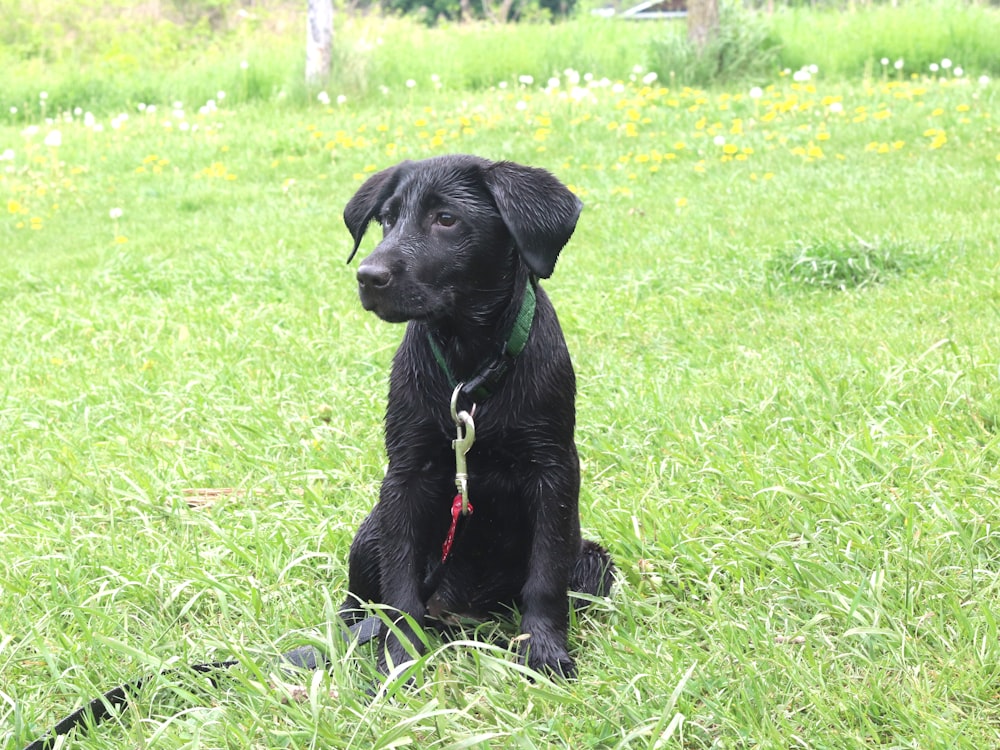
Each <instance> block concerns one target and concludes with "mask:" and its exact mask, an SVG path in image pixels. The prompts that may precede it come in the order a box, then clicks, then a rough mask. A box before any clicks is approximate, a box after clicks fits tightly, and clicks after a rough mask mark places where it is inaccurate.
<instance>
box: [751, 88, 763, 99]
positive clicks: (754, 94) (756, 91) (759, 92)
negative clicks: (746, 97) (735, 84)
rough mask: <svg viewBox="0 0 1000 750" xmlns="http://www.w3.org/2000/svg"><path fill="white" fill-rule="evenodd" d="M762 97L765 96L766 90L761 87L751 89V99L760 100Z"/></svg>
mask: <svg viewBox="0 0 1000 750" xmlns="http://www.w3.org/2000/svg"><path fill="white" fill-rule="evenodd" d="M762 96H764V89H762V88H761V87H760V86H754V87H753V88H752V89H750V98H751V99H760V98H761V97H762Z"/></svg>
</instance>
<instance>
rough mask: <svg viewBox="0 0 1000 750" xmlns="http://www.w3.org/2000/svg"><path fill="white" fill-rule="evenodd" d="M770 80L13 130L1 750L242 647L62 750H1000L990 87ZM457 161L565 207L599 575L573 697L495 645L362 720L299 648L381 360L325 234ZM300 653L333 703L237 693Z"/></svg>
mask: <svg viewBox="0 0 1000 750" xmlns="http://www.w3.org/2000/svg"><path fill="white" fill-rule="evenodd" d="M579 69H581V70H583V67H582V66H580V68H579ZM593 72H594V73H595V75H597V76H602V75H604V72H603V71H601V70H596V69H595V70H594V71H593ZM764 83H768V82H762V84H764ZM567 84H568V82H567V81H566V80H565V79H564V80H563V82H562V85H561V86H560V89H559V90H562V91H565V90H566V89H567V88H569V86H568V85H567ZM770 84H771V85H767V86H765V87H764V88H763V90H762V91H761V92H760V94H761V96H760V97H759V98H756V99H755V98H751V97H750V96H749V93H748V91H744V90H743V89H731V90H722V89H717V90H710V91H699V90H691V89H683V88H675V89H672V90H669V91H667V90H664V89H661V88H658V87H657V86H656V85H654V86H651V87H645V86H643V84H642V83H641V82H635V83H625V84H624V85H623V87H622V88H621V90H619V91H616V90H613V89H612V88H611V87H596V88H593V89H590V95H588V96H586V97H583V98H581V99H579V100H576V99H574V98H573V97H571V96H568V95H567V96H560V94H559V93H558V91H559V90H557V91H555V92H552V93H543V91H542V90H541V85H542V83H536V84H533V85H531V86H527V87H524V88H520V87H517V86H515V85H513V84H512V85H510V86H509V87H508V88H507V89H506V90H500V89H494V90H490V91H484V92H478V93H477V92H471V91H452V90H449V89H448V88H445V89H444V90H442V91H441V92H439V93H433V92H432V91H431V90H424V89H418V90H417V91H414V92H412V94H411V95H409V96H408V97H407V98H405V99H404V100H402V101H397V102H396V103H394V105H393V106H392V107H386V106H384V104H383V103H381V101H380V100H378V99H377V98H376V101H375V102H367V101H361V102H355V101H353V100H351V99H349V100H348V101H347V102H346V103H345V104H343V105H340V106H338V105H336V104H332V105H331V106H322V105H320V104H319V103H316V102H313V103H312V104H305V103H303V104H301V105H299V106H295V107H286V106H283V105H281V104H279V103H277V102H274V103H271V102H268V101H257V102H251V103H248V104H235V105H233V104H232V103H231V102H232V101H233V100H235V99H236V97H235V96H234V97H232V98H230V97H227V98H226V99H225V100H223V101H222V102H221V103H220V104H221V106H220V107H219V109H218V110H217V111H214V112H211V111H207V112H205V113H203V114H197V113H196V111H194V110H193V109H192V107H197V105H198V104H200V102H195V103H194V104H193V105H192V103H191V102H188V107H187V111H185V112H184V113H183V114H178V113H174V112H172V111H171V109H172V108H171V107H170V103H169V102H166V101H158V102H156V103H157V105H158V109H157V110H156V111H155V112H149V111H148V110H147V111H146V112H145V113H140V112H138V111H137V110H135V109H129V110H128V111H129V113H130V116H129V118H128V119H127V120H126V121H116V122H117V123H118V125H119V126H120V127H118V128H115V127H113V126H112V123H111V120H110V119H109V118H108V117H107V116H99V117H98V118H97V122H96V123H95V124H99V125H101V126H102V127H101V128H100V129H99V128H97V127H95V126H94V124H92V125H88V124H87V123H86V122H85V121H84V119H83V117H82V115H81V116H79V117H73V118H71V119H70V120H69V121H66V120H60V121H58V122H57V123H54V124H46V123H45V122H44V121H43V120H41V118H40V117H39V116H38V113H35V114H34V115H30V116H29V115H27V114H24V113H21V114H20V115H19V116H18V117H17V118H15V119H14V120H11V121H7V122H5V123H4V124H2V125H0V153H3V152H4V151H5V149H7V148H10V149H11V150H12V152H13V156H12V158H7V157H5V158H4V159H3V160H2V161H0V247H2V251H0V319H2V320H3V321H4V324H3V325H2V326H0V366H2V368H3V373H4V379H3V382H2V385H0V435H2V440H0V518H2V519H3V522H2V523H0V548H2V550H3V554H2V555H0V727H2V729H0V744H2V745H3V747H4V748H8V747H9V748H19V747H21V746H23V745H24V744H25V743H26V742H28V741H29V740H31V739H33V738H34V737H35V736H37V735H38V734H39V733H40V732H42V731H44V730H45V729H47V728H48V727H50V726H51V725H52V724H53V722H54V721H55V720H56V719H57V718H59V717H61V716H62V715H64V714H65V713H67V712H68V711H69V710H71V709H73V708H74V707H76V706H78V705H79V704H80V703H81V702H82V701H83V700H85V699H89V698H90V697H93V696H94V695H96V694H97V693H99V692H100V691H101V690H103V689H107V688H108V687H110V686H112V685H115V684H117V683H119V682H122V681H124V680H127V679H129V678H131V677H133V676H135V675H137V674H141V673H144V672H147V671H150V670H154V669H157V668H159V667H160V666H171V665H176V664H179V663H185V662H197V661H204V660H208V659H213V658H222V657H226V656H230V655H234V654H235V655H236V656H237V657H238V658H240V659H241V660H242V661H243V666H242V667H240V668H238V669H236V670H234V672H233V675H232V679H231V680H227V681H225V682H224V683H223V685H222V688H221V689H220V690H218V691H215V690H210V689H205V688H203V687H202V686H201V684H200V683H199V682H198V681H197V680H195V679H193V678H190V679H189V678H185V677H183V676H181V677H178V676H174V677H165V678H162V679H160V680H158V681H156V683H155V684H154V685H151V686H150V687H149V688H148V689H146V690H144V691H143V694H142V695H141V696H140V698H139V700H137V701H136V703H135V704H134V706H133V707H132V708H130V709H129V710H128V712H127V713H126V715H124V716H123V717H122V718H121V720H120V721H113V722H111V723H109V724H107V725H105V726H102V727H100V728H97V729H95V730H94V731H92V732H90V733H88V734H86V735H85V736H84V735H80V736H78V737H76V738H74V740H73V746H74V747H80V748H95V749H96V748H118V747H122V746H126V745H127V746H137V747H138V746H154V745H155V746H157V747H170V748H195V747H208V748H217V747H232V748H247V747H261V748H274V747H296V748H299V747H359V748H360V747H364V748H368V747H375V748H381V747H399V746H402V745H404V744H407V743H408V744H409V745H410V746H414V747H441V748H446V747H450V748H459V747H476V748H488V747H497V748H499V747H523V748H533V747H537V748H542V747H572V748H580V747H593V748H605V747H610V748H615V747H629V748H647V747H648V748H653V747H685V748H710V747H715V748H751V747H755V748H789V747H809V748H830V749H831V750H833V749H838V750H839V749H841V748H845V747H846V748H853V747H857V748H864V747H886V748H888V747H921V748H944V747H953V748H969V749H970V750H973V749H975V750H978V749H979V748H986V747H993V746H997V744H998V743H1000V731H998V729H997V727H998V726H1000V708H998V707H997V692H998V679H997V664H998V663H1000V653H998V651H1000V640H998V636H1000V633H998V627H997V619H996V615H995V613H996V611H997V609H998V604H1000V587H998V584H997V576H996V573H997V570H998V568H1000V536H998V533H997V529H996V523H995V520H994V519H995V517H996V516H995V514H996V513H997V512H998V497H1000V492H998V490H1000V469H998V466H1000V438H998V433H997V424H998V422H1000V408H998V403H997V393H998V388H997V377H998V367H1000V349H998V345H997V342H998V341H1000V318H998V316H997V309H998V304H1000V286H998V282H997V279H998V278H1000V275H998V273H997V271H998V267H997V266H998V264H997V257H998V242H997V239H996V232H995V227H996V226H998V224H1000V200H998V195H997V188H996V185H997V184H998V179H997V178H998V172H1000V159H998V157H1000V148H998V146H997V139H996V128H997V125H996V123H997V119H998V117H1000V98H998V94H997V88H996V84H995V83H988V84H987V85H980V84H979V83H977V82H976V81H975V80H973V81H970V82H968V83H965V82H955V81H953V80H947V81H944V82H942V81H938V80H929V79H927V80H925V79H920V80H913V81H911V80H904V81H888V82H878V81H876V82H869V83H862V82H853V83H835V82H826V81H823V80H822V79H820V80H819V81H818V82H817V81H815V80H814V81H810V82H804V83H794V82H792V81H791V80H790V79H789V78H788V77H776V78H775V79H774V80H773V81H771V82H770ZM122 109H123V110H124V109H125V103H123V104H122ZM110 111H111V112H114V111H115V110H114V109H112V110H110ZM168 123H169V125H168ZM185 123H186V125H184V124H185ZM29 125H37V126H39V129H38V131H37V132H31V131H28V132H25V128H26V127H27V126H29ZM56 129H58V130H59V132H60V135H61V139H60V140H61V143H60V145H58V146H56V145H51V146H49V145H45V143H44V140H45V138H46V136H48V135H49V134H50V133H51V132H52V131H53V130H56ZM52 142H54V141H53V140H52V139H51V137H50V143H52ZM445 151H468V152H474V153H480V154H482V155H484V156H488V157H492V158H511V159H515V160H519V161H524V162H529V163H532V164H535V165H539V166H543V167H547V168H549V169H551V170H553V171H554V172H555V173H556V174H557V175H558V176H560V177H561V178H562V179H563V180H564V181H566V182H567V183H569V184H571V185H572V186H573V189H574V190H576V191H577V192H578V194H580V195H581V197H582V199H583V201H584V202H585V204H586V209H585V211H584V214H583V216H582V219H581V223H580V225H579V228H578V230H577V233H576V234H575V235H574V238H573V240H572V243H571V244H570V245H569V247H568V248H567V250H566V251H565V253H564V254H563V257H562V258H561V260H560V264H559V266H558V268H557V269H556V273H555V275H554V277H553V278H552V279H551V280H549V281H547V282H546V283H545V286H546V289H547V290H548V292H549V293H550V295H551V296H552V298H553V300H554V302H555V304H556V307H557V309H558V311H559V315H560V320H561V321H562V324H563V327H564V329H565V331H566V335H567V339H568V342H569V346H570V349H571V352H572V353H573V355H574V358H575V362H576V367H577V372H578V380H579V398H578V425H579V427H578V434H577V437H578V443H579V447H580V453H581V458H582V461H583V491H582V496H581V513H582V517H583V524H584V527H585V532H586V533H587V535H589V536H591V537H593V538H596V539H600V540H602V541H603V542H604V543H605V544H606V545H607V546H608V547H609V548H610V549H611V550H612V552H613V554H614V556H615V559H616V561H617V563H618V566H619V568H620V570H621V573H622V580H621V585H620V586H619V587H618V589H617V590H616V592H615V594H614V596H613V597H612V598H611V599H610V600H609V601H607V602H600V603H597V604H596V605H595V606H594V607H593V608H592V609H590V610H589V611H587V612H586V613H584V614H582V615H580V617H579V618H578V621H577V622H576V624H575V626H574V628H573V630H572V641H571V646H572V648H573V651H574V653H575V655H576V657H577V659H578V664H579V667H580V679H579V680H578V681H577V682H574V683H570V684H550V683H548V682H546V681H544V680H540V681H536V682H534V683H532V682H530V681H529V680H527V679H526V678H525V676H524V674H523V672H522V670H521V669H520V668H519V667H518V666H517V665H516V663H515V660H514V658H513V657H512V655H511V654H509V653H507V651H506V650H505V648H504V647H503V646H502V645H497V644H502V642H503V639H502V638H496V637H494V636H496V635H498V632H497V631H496V630H495V629H494V628H492V627H486V628H484V630H483V632H481V633H479V634H478V637H477V638H476V640H475V643H472V642H459V643H456V644H442V643H441V642H440V641H439V640H438V639H437V638H435V637H434V636H428V640H429V643H430V650H429V653H428V655H427V656H426V657H424V658H422V659H421V660H420V661H419V663H418V664H417V665H416V667H415V669H414V671H413V675H414V676H415V677H416V682H417V684H416V687H415V688H414V689H412V690H403V689H400V688H398V687H397V686H393V687H391V688H390V689H389V691H388V692H387V694H384V695H382V696H380V697H378V698H376V699H375V700H374V701H372V702H369V701H368V700H366V699H365V697H364V689H365V687H366V686H367V685H368V684H369V683H370V681H371V680H372V678H373V672H372V665H373V661H374V659H373V657H372V653H371V651H370V649H367V648H360V649H356V650H352V649H346V648H345V647H344V646H342V645H340V644H339V642H338V637H337V635H336V633H335V631H332V629H331V628H330V627H328V626H326V625H324V623H328V622H330V621H332V620H333V618H334V614H335V609H336V606H337V604H338V603H339V601H340V598H341V596H342V594H343V591H344V586H345V577H346V568H347V550H348V546H349V544H350V540H351V537H352V535H353V532H354V530H355V529H356V527H357V524H358V523H359V522H360V520H361V519H362V518H363V517H364V515H365V513H366V512H367V511H368V509H369V508H370V507H371V505H372V503H373V502H374V500H375V497H376V496H377V488H378V484H379V481H380V479H381V476H382V472H383V465H384V461H385V458H384V453H383V451H382V447H381V442H380V440H381V420H382V415H383V409H384V398H385V390H386V376H387V372H388V366H389V361H390V358H391V356H392V352H393V350H394V348H395V346H396V345H397V343H398V341H399V338H400V335H401V332H402V330H401V328H399V327H394V326H390V325H387V324H383V323H380V322H378V321H377V320H376V319H374V318H373V317H372V316H370V315H368V314H366V313H364V311H363V310H361V308H360V305H359V304H358V302H357V298H356V291H355V283H354V279H353V269H352V268H351V267H348V266H346V265H345V263H344V260H345V259H346V257H347V254H348V252H349V249H350V238H349V236H348V234H347V232H346V230H345V229H344V227H343V226H342V222H341V219H340V212H341V210H342V207H343V205H344V203H345V202H346V200H347V199H348V198H349V197H350V195H351V194H352V192H353V191H354V190H355V189H356V187H357V186H358V185H359V184H360V181H361V180H362V179H363V177H364V175H366V174H368V173H370V171H371V170H373V169H376V168H380V167H383V166H386V165H388V164H391V163H393V162H395V161H397V160H398V159H401V158H419V157H422V156H426V155H430V154H435V153H442V152H445ZM112 209H121V216H120V217H117V218H112V216H111V213H110V212H111V211H112ZM115 213H116V214H117V212H115ZM372 242H373V241H372V240H370V241H369V242H368V243H367V244H366V248H368V249H370V247H371V246H372ZM865 248H872V249H873V251H871V250H869V251H866V250H865ZM365 251H366V250H363V251H362V252H365ZM875 251H877V252H875ZM806 257H808V258H812V259H814V260H815V261H816V263H815V269H816V271H815V272H813V273H804V274H800V271H799V269H802V268H803V267H804V264H803V263H802V262H801V261H802V259H803V258H806ZM859 264H860V266H859ZM865 264H867V265H865ZM808 267H809V268H812V267H813V266H812V265H811V264H809V266H808ZM858 267H861V268H862V269H865V268H867V269H869V270H874V271H875V272H876V273H875V275H874V276H872V275H865V274H861V275H860V276H858V277H857V278H858V279H860V282H859V283H854V279H855V276H853V275H852V274H853V273H854V271H853V270H852V269H857V268H858ZM824 269H828V270H824ZM848 281H850V283H847V282H848ZM469 635H470V639H472V638H473V636H474V635H475V634H473V633H470V634H469ZM312 641H318V642H321V643H325V644H327V645H328V646H329V647H330V648H331V649H332V650H333V652H334V653H335V654H336V656H337V659H336V664H335V667H334V669H333V671H332V673H331V674H330V675H325V674H324V675H317V676H315V677H311V676H306V677H305V678H303V680H302V684H303V685H304V686H305V687H306V688H307V699H306V700H304V701H302V702H295V701H293V702H286V701H285V699H284V698H285V696H284V693H283V691H282V690H281V689H276V688H274V687H272V686H271V685H270V684H269V679H268V675H267V674H266V669H262V668H261V667H260V666H259V665H260V664H262V663H265V662H266V655H267V654H269V653H272V652H274V651H278V650H281V649H285V648H290V647H292V646H294V645H299V644H300V643H303V642H312Z"/></svg>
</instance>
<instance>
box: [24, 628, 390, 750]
mask: <svg viewBox="0 0 1000 750" xmlns="http://www.w3.org/2000/svg"><path fill="white" fill-rule="evenodd" d="M381 628H382V621H381V620H380V619H379V618H377V617H367V618H365V619H364V620H361V621H360V622H356V623H354V624H353V625H351V626H350V627H349V628H348V629H347V630H348V632H347V633H344V640H346V641H348V642H351V641H357V642H358V643H367V642H368V641H370V640H372V639H373V638H375V637H376V636H377V635H378V634H379V632H380V631H381ZM327 663H328V660H327V657H326V655H325V654H324V653H323V652H322V651H320V650H319V649H317V648H316V647H315V646H300V647H299V648H296V649H292V650H291V651H286V652H285V653H283V654H282V655H281V656H279V657H278V659H277V661H276V666H277V667H279V668H280V669H282V670H285V671H287V670H289V669H304V670H316V669H320V668H321V667H325V666H326V665H327ZM237 664H239V661H238V660H236V659H230V660H226V661H212V662H205V663H204V664H192V665H191V666H189V667H180V668H176V669H165V670H163V671H162V672H156V673H152V674H147V675H143V676H142V677H139V678H138V679H135V680H132V681H131V682H126V683H124V684H123V685H118V686H117V687H115V688H112V689H111V690H109V691H108V692H106V693H104V695H102V696H101V697H100V698H94V700H92V701H90V703H88V704H86V705H84V706H82V707H80V708H78V709H77V710H76V711H74V712H73V713H71V714H70V715H69V716H67V717H66V718H64V719H62V720H61V721H59V722H58V723H57V724H56V725H55V726H54V727H53V728H52V731H51V732H49V733H48V734H46V735H45V736H44V737H39V738H38V739H37V740H35V741H34V742H31V743H30V744H28V745H25V747H24V750H51V748H52V747H53V746H54V745H55V744H56V738H57V737H59V736H60V735H64V734H69V733H70V732H71V731H72V730H73V729H75V728H76V727H78V726H82V725H86V724H89V725H90V726H97V725H98V724H100V723H102V722H103V721H105V720H106V719H108V718H109V717H111V716H112V715H113V714H114V713H115V712H116V711H121V710H124V709H125V708H126V707H127V706H128V704H129V696H130V695H132V694H134V693H136V692H137V691H138V690H140V689H141V688H142V686H143V685H145V684H147V683H148V682H149V681H150V680H152V679H154V678H156V677H158V676H171V675H175V674H180V673H182V672H183V671H184V670H185V669H187V670H190V671H192V672H197V673H198V674H203V675H206V676H207V677H208V679H209V681H211V683H212V687H218V679H219V677H220V676H221V675H222V674H223V673H225V672H226V671H227V670H228V669H229V668H230V667H233V666H236V665H237Z"/></svg>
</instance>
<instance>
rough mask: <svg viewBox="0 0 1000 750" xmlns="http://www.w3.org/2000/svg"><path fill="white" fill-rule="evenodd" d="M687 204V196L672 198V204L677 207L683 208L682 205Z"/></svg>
mask: <svg viewBox="0 0 1000 750" xmlns="http://www.w3.org/2000/svg"><path fill="white" fill-rule="evenodd" d="M687 204H688V199H687V198H677V199H676V200H674V205H675V206H677V208H684V206H686V205H687Z"/></svg>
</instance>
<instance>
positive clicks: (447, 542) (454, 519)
mask: <svg viewBox="0 0 1000 750" xmlns="http://www.w3.org/2000/svg"><path fill="white" fill-rule="evenodd" d="M465 507H466V509H467V510H466V513H468V514H471V513H472V503H465ZM460 515H462V495H461V494H458V495H455V499H454V500H452V501H451V526H449V527H448V536H446V537H445V538H444V544H442V545H441V562H447V561H448V557H449V556H450V555H451V545H452V544H454V543H455V529H456V527H457V526H458V517H459V516H460Z"/></svg>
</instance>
